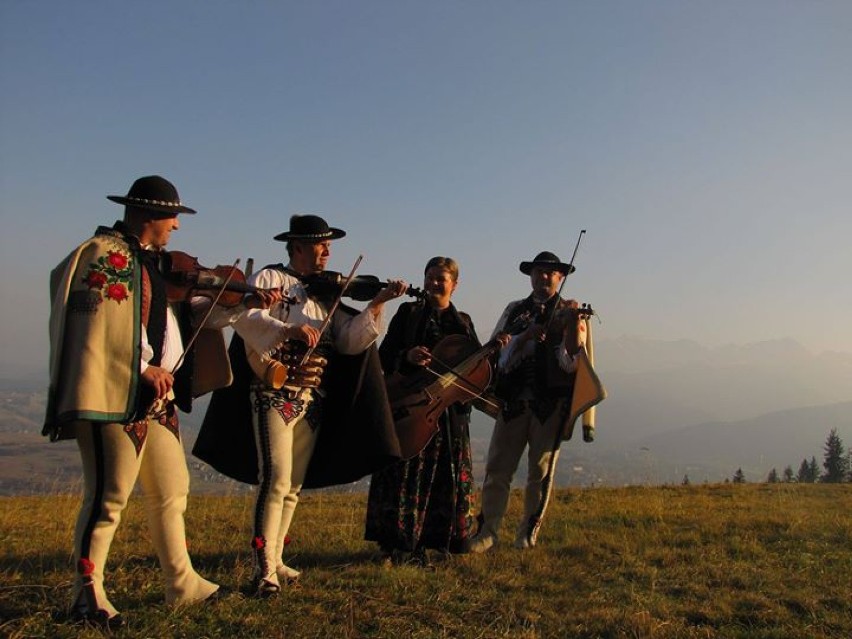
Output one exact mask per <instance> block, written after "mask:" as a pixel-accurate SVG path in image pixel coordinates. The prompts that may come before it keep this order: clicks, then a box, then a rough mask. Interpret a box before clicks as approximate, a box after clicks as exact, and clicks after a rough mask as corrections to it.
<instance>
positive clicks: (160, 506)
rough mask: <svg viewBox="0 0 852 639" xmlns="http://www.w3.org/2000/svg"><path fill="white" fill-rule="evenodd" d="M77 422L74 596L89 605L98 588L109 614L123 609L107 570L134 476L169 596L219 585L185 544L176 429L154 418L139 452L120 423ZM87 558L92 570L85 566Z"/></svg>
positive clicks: (171, 599) (199, 593)
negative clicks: (79, 478)
mask: <svg viewBox="0 0 852 639" xmlns="http://www.w3.org/2000/svg"><path fill="white" fill-rule="evenodd" d="M75 428H76V435H77V444H78V447H79V449H80V455H81V457H82V461H83V482H84V494H83V503H82V505H81V508H80V514H79V516H78V519H77V526H76V530H75V535H74V555H75V556H74V558H75V565H77V566H78V574H77V578H76V579H75V583H74V600H73V601H74V603H75V604H80V605H84V604H85V605H87V606H91V605H92V602H91V601H90V599H89V597H90V596H91V595H93V597H94V606H95V607H96V608H97V609H100V610H104V611H106V613H107V615H108V616H113V615H115V614H116V613H117V612H118V611H117V610H116V609H115V607H114V606H113V605H112V603H111V602H110V601H109V598H108V597H107V595H106V592H105V590H104V570H105V566H106V563H107V557H108V555H109V549H110V544H111V543H112V540H113V537H114V536H115V531H116V528H117V527H118V524H119V522H120V521H121V514H122V512H123V511H124V508H125V506H126V505H127V501H128V498H129V497H130V494H131V492H132V490H133V486H134V484H135V483H136V480H137V478H138V479H139V482H140V485H141V487H142V493H143V501H144V505H145V511H146V513H147V516H148V530H149V533H150V536H151V541H152V542H153V544H154V549H155V551H156V553H157V557H158V559H159V562H160V567H161V568H162V572H163V579H164V581H165V598H166V602H167V603H172V604H178V603H184V602H191V601H196V600H201V599H206V598H207V597H208V596H210V595H211V594H212V593H214V592H215V591H216V590H217V589H218V586H217V585H216V584H214V583H211V582H209V581H207V580H206V579H203V578H202V577H201V576H200V575H199V574H198V573H196V572H195V570H194V569H193V567H192V561H191V560H190V558H189V553H188V551H187V547H186V532H185V524H184V512H185V511H186V502H187V495H188V493H189V471H188V470H187V466H186V457H185V455H184V450H183V445H182V443H181V441H180V439H179V438H178V437H177V436H176V435H175V433H173V432H171V431H170V430H168V429H167V428H166V427H165V426H163V425H162V424H160V423H158V422H156V421H154V420H152V419H149V420H148V432H147V437H145V440H144V443H143V444H142V446H141V449H140V450H139V452H138V454H137V450H136V445H135V444H134V442H133V440H131V438H130V437H129V436H128V434H127V433H126V432H125V431H124V426H122V425H121V424H93V423H91V422H78V423H77V424H76V425H75ZM81 559H82V560H83V561H82V562H81ZM87 564H88V566H89V569H88V571H87V570H85V569H84V568H81V566H83V567H85V566H86V565H87ZM89 571H90V573H91V574H90V575H86V576H85V577H84V575H83V574H82V573H84V572H89ZM84 579H85V580H86V581H89V579H90V580H91V588H90V589H89V591H90V594H89V595H87V594H86V592H84V589H83V583H84ZM91 612H95V611H91Z"/></svg>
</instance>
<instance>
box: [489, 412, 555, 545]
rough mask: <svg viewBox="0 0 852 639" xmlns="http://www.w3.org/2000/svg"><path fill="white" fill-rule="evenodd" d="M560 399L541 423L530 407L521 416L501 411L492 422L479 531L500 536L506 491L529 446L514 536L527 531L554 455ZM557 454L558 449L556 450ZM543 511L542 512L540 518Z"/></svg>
mask: <svg viewBox="0 0 852 639" xmlns="http://www.w3.org/2000/svg"><path fill="white" fill-rule="evenodd" d="M562 404H563V402H559V403H558V404H557V405H556V409H555V410H554V411H553V412H552V413H551V414H550V416H549V417H548V418H547V419H546V421H545V422H544V423H543V424H542V423H541V422H540V421H539V419H538V418H537V417H536V416H535V413H534V412H533V411H532V410H530V408H529V405H527V406H526V407H525V409H524V410H523V412H521V414H520V415H517V416H513V417H512V418H511V419H509V420H506V419H505V418H504V417H503V414H502V413H501V414H500V415H499V416H498V418H497V421H496V423H495V424H494V432H493V434H492V435H491V443H490V444H489V446H488V461H487V463H486V467H485V481H484V482H483V484H482V517H483V525H482V529H481V530H480V532H479V534H480V535H481V536H485V535H491V536H492V537H494V539H495V540H496V539H498V538H499V532H500V525H501V523H502V521H503V516H504V515H505V514H506V505H507V504H508V501H509V490H510V487H511V484H512V478H513V477H514V475H515V471H516V470H517V469H518V463H519V462H520V460H521V455H522V454H523V452H524V449H525V448H527V446H529V452H528V453H527V459H528V470H527V483H526V488H525V490H524V515H523V518H522V519H521V521H520V522H519V524H518V527H517V530H516V539H522V538H524V537H525V536H526V534H527V525H528V522H529V520H530V517H532V516H533V515H534V514H535V512H536V511H537V510H538V508H539V505H540V503H541V497H542V486H541V483H542V479H543V478H544V475H545V473H546V472H547V466H548V464H549V463H550V458H551V455H553V454H554V453H553V442H554V438H555V437H556V433H557V429H558V428H559V426H560V422H561V419H562V417H561V416H562V408H563V406H562ZM555 454H556V455H557V456H558V455H559V452H558V449H557V451H556V453H555ZM543 516H544V513H542V517H543Z"/></svg>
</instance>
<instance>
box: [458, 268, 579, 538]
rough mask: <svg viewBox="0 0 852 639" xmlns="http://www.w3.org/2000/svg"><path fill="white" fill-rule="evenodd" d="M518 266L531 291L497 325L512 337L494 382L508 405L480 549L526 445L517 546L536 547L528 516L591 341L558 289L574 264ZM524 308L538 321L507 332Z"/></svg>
mask: <svg viewBox="0 0 852 639" xmlns="http://www.w3.org/2000/svg"><path fill="white" fill-rule="evenodd" d="M520 270H521V272H522V273H524V274H525V275H528V276H529V277H530V284H531V285H532V293H531V294H530V295H529V296H528V297H527V298H525V299H523V300H518V301H514V302H510V303H509V305H508V306H507V307H506V309H505V311H504V312H503V315H502V316H501V317H500V319H499V321H498V322H497V326H496V328H495V329H494V336H495V337H497V336H500V335H501V334H502V336H503V338H504V339H506V340H507V341H508V344H507V345H506V347H505V348H504V349H503V350H502V351H501V353H500V359H499V361H498V378H497V385H496V389H495V393H496V394H497V396H498V397H499V398H500V399H502V400H503V402H504V405H503V409H502V411H501V412H500V414H499V415H498V417H497V421H496V423H495V425H494V432H493V433H492V435H491V443H490V444H489V447H488V458H487V462H486V469H485V481H484V482H483V486H482V513H481V515H480V521H481V526H480V529H479V531H478V533H477V536H476V537H475V538H474V539H473V541H472V542H471V548H470V549H471V552H476V553H482V552H485V551H487V550H488V549H490V548H491V547H492V546H494V544H495V543H497V541H498V533H499V529H500V524H501V522H502V520H503V515H504V514H505V512H506V505H507V503H508V499H509V489H510V486H511V482H512V477H513V476H514V474H515V471H516V470H517V468H518V462H519V461H520V458H521V455H522V454H523V452H524V449H525V448H527V447H529V452H528V471H527V483H526V488H525V491H524V516H523V519H522V520H521V522H520V525H519V526H518V528H517V534H516V537H515V546H516V547H518V548H529V547H530V545H531V543H530V539H531V536H530V534H529V523H530V521H532V518H533V516H534V515H535V514H536V513H537V510H538V509H539V507H540V504H541V503H542V500H541V498H542V479H543V478H544V475H545V473H546V471H547V468H548V464H549V463H550V461H551V456H552V455H557V454H558V452H557V451H558V449H557V451H554V450H553V448H554V447H553V442H554V439H555V438H556V435H557V432H559V429H561V428H562V425H563V423H564V422H565V418H566V416H567V413H568V410H569V409H570V404H571V392H572V388H573V384H574V371H575V368H576V363H575V355H576V354H577V352H578V350H579V348H580V347H581V345H583V344H584V342H585V331H584V328H583V320H581V319H580V318H579V316H578V314H577V313H576V312H575V311H574V310H573V309H574V308H576V307H577V303H576V302H574V301H573V300H565V299H562V298H561V297H560V296H559V294H558V291H559V288H560V284H561V283H562V280H563V279H564V278H565V276H566V275H568V274H569V273H571V272H573V271H574V267H573V266H571V265H569V264H565V263H563V262H561V261H560V260H559V258H558V257H557V256H556V255H554V254H553V253H550V252H548V251H543V252H541V253H539V254H538V255H536V257H535V258H534V259H533V260H532V261H529V262H526V261H525V262H521V264H520ZM524 312H531V313H532V315H533V317H534V318H535V321H533V322H532V323H530V324H529V325H528V327H527V328H526V329H525V330H523V332H521V333H519V334H517V335H512V336H509V335H506V334H505V330H506V327H507V326H509V325H511V324H513V323H514V320H515V319H516V318H517V317H518V316H520V315H521V314H522V313H524ZM541 514H542V513H538V516H539V518H540V516H541ZM532 539H534V537H532Z"/></svg>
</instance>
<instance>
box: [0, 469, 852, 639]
mask: <svg viewBox="0 0 852 639" xmlns="http://www.w3.org/2000/svg"><path fill="white" fill-rule="evenodd" d="M519 502H520V500H519V496H518V495H517V494H513V498H512V503H511V509H510V513H509V517H508V518H507V521H506V522H505V528H504V536H505V537H506V538H508V539H511V538H512V535H511V532H510V528H511V527H512V526H514V523H515V521H516V517H517V511H518V507H519ZM0 505H2V527H1V528H0V535H2V548H3V557H2V574H3V581H2V585H0V612H2V614H0V618H2V622H0V634H2V635H4V636H8V637H47V636H50V637H76V636H81V634H80V633H81V631H80V628H79V627H77V626H73V625H71V624H68V623H66V622H65V621H64V620H63V618H62V612H63V606H64V605H65V604H66V603H67V597H68V588H69V585H70V578H71V560H70V557H69V548H70V546H71V538H72V532H71V530H72V526H73V520H74V517H75V514H76V509H77V497H75V496H67V495H57V496H49V497H10V498H2V500H0ZM364 507H365V496H364V495H341V494H330V493H313V494H310V495H306V496H305V498H304V500H303V502H302V505H301V506H300V507H299V510H298V511H297V514H296V522H295V523H294V527H293V530H292V536H293V539H294V541H293V543H292V544H291V545H290V546H289V548H288V552H289V556H288V558H287V559H288V562H289V563H290V564H291V565H293V566H295V567H298V568H300V569H302V570H303V571H304V573H303V580H302V583H301V585H299V586H297V587H294V588H289V589H287V590H285V592H284V593H283V596H281V597H280V598H278V599H276V600H263V601H261V600H255V599H252V598H245V597H243V596H242V595H240V594H233V595H230V596H229V597H227V598H225V599H224V600H222V601H220V602H218V603H216V604H211V605H206V606H205V605H202V606H194V607H187V608H184V609H178V610H173V609H170V608H167V607H165V606H164V605H163V604H162V603H161V601H162V585H161V584H160V581H159V574H158V569H157V567H156V561H155V559H154V558H153V555H152V550H151V545H150V543H149V542H148V540H147V532H146V528H145V524H144V513H143V512H142V510H141V507H140V504H139V503H138V502H133V503H132V504H131V506H130V508H129V512H128V513H127V516H126V518H125V521H124V522H123V523H122V526H121V527H120V528H119V533H118V536H117V538H116V541H115V543H114V546H113V553H112V557H111V560H112V566H111V569H110V571H109V578H110V583H109V584H108V588H109V590H110V592H111V596H112V599H113V601H114V603H116V604H117V605H118V606H119V607H120V608H121V609H122V612H123V613H124V615H125V616H126V617H127V618H128V621H129V622H130V624H129V628H128V629H127V630H125V631H122V632H121V633H119V634H122V635H125V636H134V637H323V638H325V637H465V638H475V637H489V638H490V637H513V638H534V637H535V638H537V637H628V638H630V637H636V638H638V637H659V638H665V637H678V638H680V637H707V638H715V637H726V638H727V637H764V638H775V637H777V638H782V637H783V638H788V637H793V638H795V637H802V638H805V637H808V638H812V637H832V638H838V639H839V638H841V637H844V638H845V637H848V636H852V580H850V575H852V516H850V512H852V487H850V486H848V485H845V486H844V485H791V484H775V485H767V484H763V485H757V484H746V485H727V484H726V485H711V486H678V487H635V488H620V489H608V488H598V489H586V490H579V489H576V490H565V491H559V492H558V494H557V495H556V499H555V500H554V501H553V502H552V508H551V510H550V511H549V513H548V517H547V518H546V520H545V526H544V528H543V530H542V535H541V540H540V541H541V543H540V545H539V547H537V548H535V549H533V550H530V551H518V550H515V549H514V548H511V547H510V546H508V545H503V546H500V547H498V548H497V549H495V551H492V552H491V553H488V554H486V555H484V556H465V557H454V558H451V559H450V560H448V561H445V562H439V563H437V564H436V566H435V569H434V570H425V569H422V568H417V567H414V566H398V567H393V568H388V567H385V566H383V565H382V564H381V563H380V562H379V561H378V559H379V558H378V555H377V553H376V551H375V548H374V546H372V545H371V544H367V543H365V542H364V541H362V540H361V537H362V532H363V517H364ZM250 511H251V500H250V498H248V497H245V496H234V497H206V496H205V497H193V498H191V500H190V507H189V512H188V519H189V528H190V530H191V531H192V532H191V539H190V544H191V552H192V555H193V558H194V561H195V563H196V565H197V566H198V567H199V569H200V571H201V572H202V573H203V574H205V575H206V576H211V577H212V578H214V579H215V580H217V581H219V582H220V583H223V584H226V585H228V586H231V587H234V588H238V587H241V586H244V585H245V584H246V582H247V581H248V578H249V574H250V570H251V565H250V556H249V554H248V552H247V546H248V544H247V541H248V531H247V526H248V522H249V518H250ZM82 636H97V633H96V632H94V631H92V630H88V631H83V632H82Z"/></svg>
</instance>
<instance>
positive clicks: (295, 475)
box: [252, 389, 319, 585]
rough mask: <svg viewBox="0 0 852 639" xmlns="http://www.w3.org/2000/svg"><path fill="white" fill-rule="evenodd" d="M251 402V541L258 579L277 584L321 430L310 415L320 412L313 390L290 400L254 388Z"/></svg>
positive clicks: (275, 392) (273, 392)
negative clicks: (254, 478)
mask: <svg viewBox="0 0 852 639" xmlns="http://www.w3.org/2000/svg"><path fill="white" fill-rule="evenodd" d="M252 400H253V403H254V406H253V412H252V422H253V427H254V437H255V443H256V444H257V455H258V472H259V477H258V479H259V483H258V487H257V493H256V500H255V509H254V523H253V538H252V548H253V550H254V558H255V570H254V578H255V579H256V580H261V579H262V580H266V581H268V582H270V583H273V584H276V585H278V584H279V574H284V573H283V571H282V569H283V567H284V562H283V559H282V555H283V553H284V540H285V538H286V537H287V532H288V531H289V530H290V524H291V522H292V521H293V513H294V512H295V510H296V505H297V504H298V503H299V492H300V491H301V490H302V484H303V483H304V481H305V474H306V473H307V471H308V463H309V462H310V460H311V455H312V454H313V451H314V446H315V445H316V440H317V434H318V433H319V428H318V427H317V428H316V429H314V428H312V427H311V423H310V422H311V420H310V419H309V418H308V416H307V415H308V413H309V412H310V411H311V409H312V408H315V407H314V406H313V399H312V394H311V392H310V391H305V392H304V393H303V397H300V398H298V399H288V398H287V395H286V391H283V390H282V391H275V390H269V389H255V390H253V391H252Z"/></svg>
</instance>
